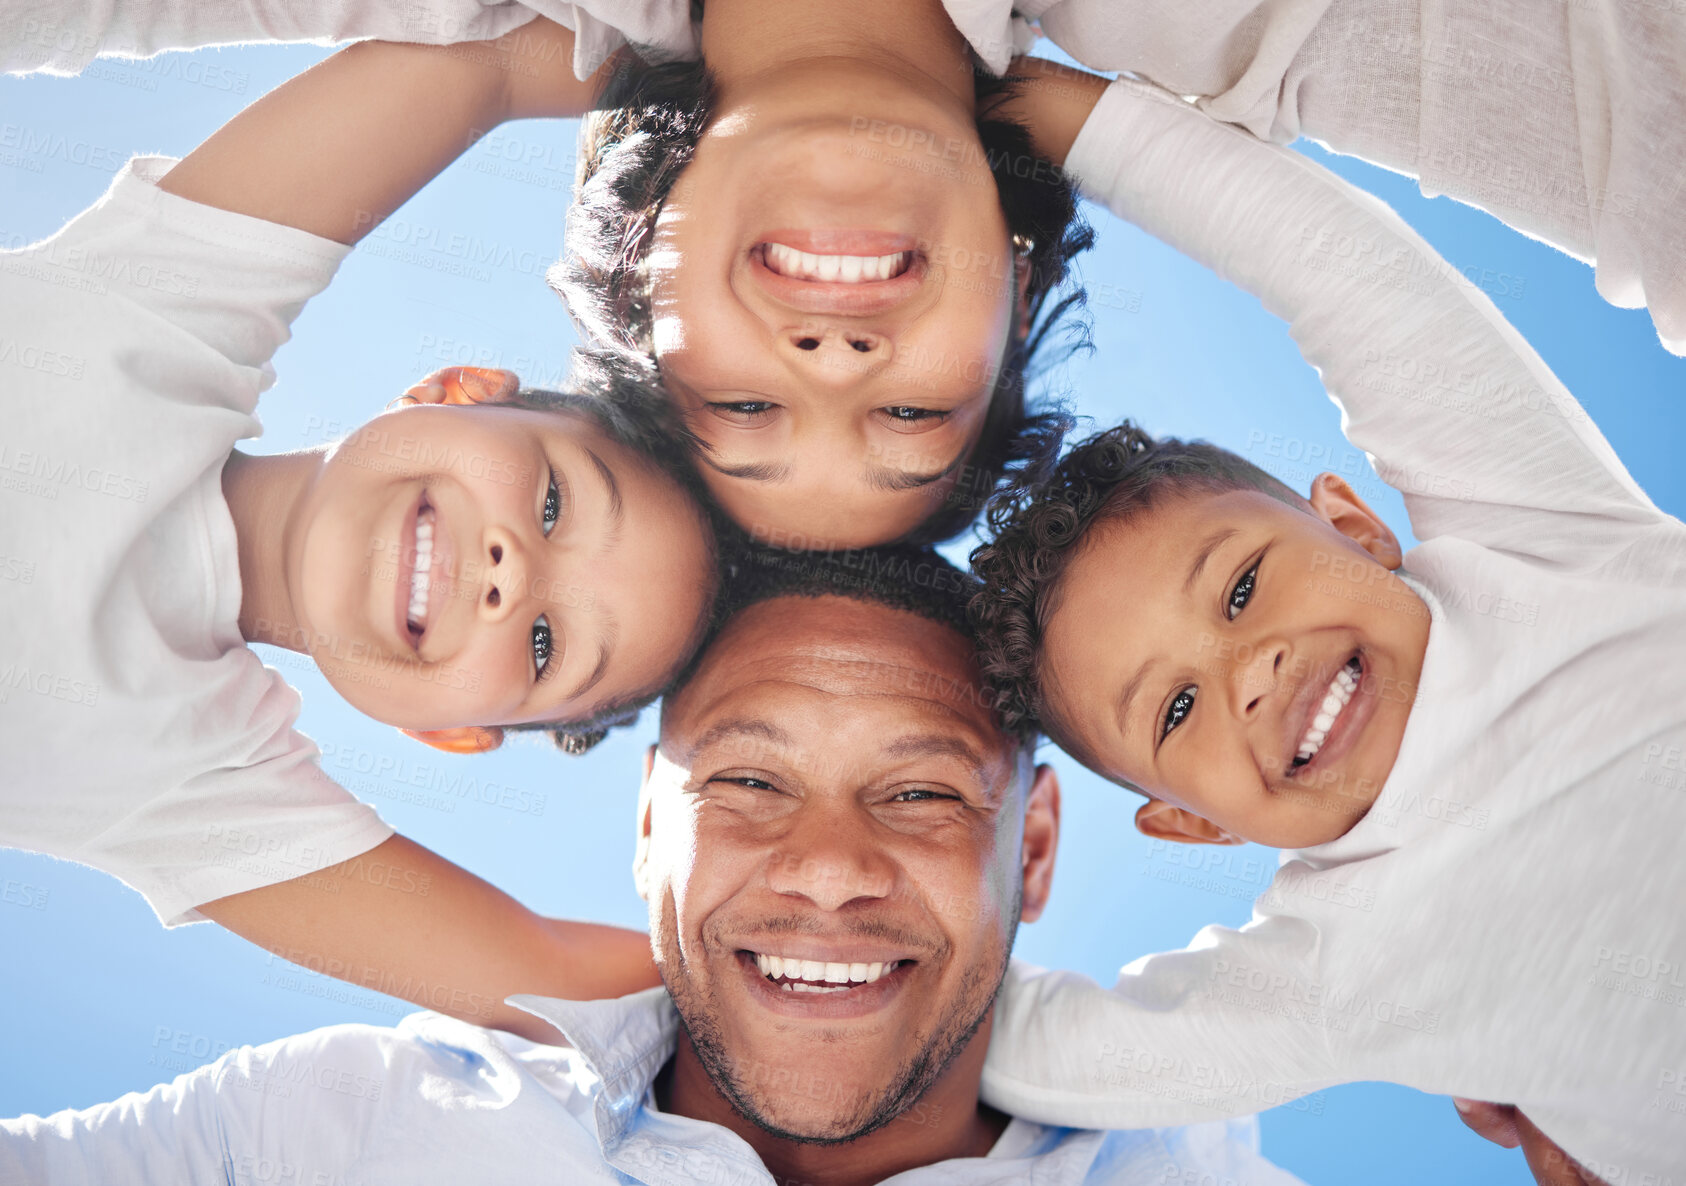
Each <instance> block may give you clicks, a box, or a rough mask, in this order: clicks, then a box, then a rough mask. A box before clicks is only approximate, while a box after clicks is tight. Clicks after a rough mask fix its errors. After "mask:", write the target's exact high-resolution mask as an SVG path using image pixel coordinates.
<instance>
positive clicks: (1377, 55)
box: [1042, 0, 1686, 354]
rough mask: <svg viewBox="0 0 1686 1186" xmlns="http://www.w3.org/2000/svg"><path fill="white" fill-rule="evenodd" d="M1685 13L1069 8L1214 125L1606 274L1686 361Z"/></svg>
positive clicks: (1108, 57) (1373, 3)
mask: <svg viewBox="0 0 1686 1186" xmlns="http://www.w3.org/2000/svg"><path fill="white" fill-rule="evenodd" d="M1683 14H1686V5H1683V4H1682V3H1681V2H1680V0H1654V2H1652V3H1645V4H1627V3H1620V2H1619V0H1577V2H1576V3H1573V4H1567V5H1553V6H1550V7H1548V8H1542V7H1540V6H1539V5H1537V4H1527V3H1522V2H1520V0H1497V2H1495V0H1380V2H1378V0H1186V2H1185V3H1180V4H1176V5H1159V4H1148V5H1119V4H1116V3H1112V2H1111V0H1059V2H1058V3H1056V4H1054V5H1053V6H1052V7H1051V8H1050V10H1049V11H1048V12H1047V13H1045V14H1044V16H1043V18H1042V28H1043V30H1044V32H1046V33H1047V34H1048V36H1049V37H1051V38H1052V39H1053V40H1054V41H1055V42H1057V43H1058V44H1059V45H1060V46H1062V47H1063V48H1064V49H1066V50H1067V51H1068V52H1069V53H1071V54H1072V56H1074V57H1075V58H1077V59H1078V60H1079V61H1081V62H1083V63H1085V64H1086V65H1089V66H1091V67H1093V68H1095V69H1099V70H1124V71H1129V72H1131V73H1132V74H1135V75H1136V76H1138V77H1140V78H1144V79H1147V80H1149V81H1151V82H1153V83H1155V84H1156V85H1158V86H1161V87H1164V88H1165V89H1166V90H1168V91H1170V92H1171V93H1173V94H1178V95H1187V96H1191V97H1192V98H1193V99H1194V101H1195V102H1196V104H1197V105H1198V106H1199V107H1200V109H1201V110H1203V111H1205V112H1206V113H1207V114H1209V115H1211V116H1212V117H1213V118H1214V119H1218V120H1222V121H1224V122H1227V123H1233V124H1235V125H1237V126H1239V127H1243V128H1246V129H1247V130H1248V131H1249V132H1252V133H1253V134H1254V135H1256V136H1259V137H1262V138H1265V139H1270V140H1274V141H1276V142H1278V143H1284V144H1285V143H1288V142H1289V141H1291V140H1293V139H1294V138H1295V137H1297V136H1300V135H1305V136H1309V137H1311V138H1313V139H1315V140H1318V141H1320V142H1321V143H1323V144H1326V145H1328V146H1329V147H1330V148H1332V149H1334V150H1335V151H1336V152H1341V153H1348V154H1351V155H1354V156H1359V157H1362V158H1364V159H1365V160H1368V161H1372V162H1374V163H1376V164H1379V165H1383V166H1385V167H1387V168H1389V169H1394V170H1396V171H1398V172H1401V173H1404V174H1406V175H1407V176H1410V177H1414V178H1416V179H1417V180H1418V183H1419V185H1420V186H1421V188H1422V192H1423V193H1424V194H1426V195H1428V196H1430V197H1434V196H1436V195H1440V194H1444V195H1447V196H1449V197H1453V198H1456V199H1457V200H1458V201H1460V202H1465V203H1467V204H1469V205H1472V206H1476V207H1479V208H1480V209H1483V210H1487V211H1489V212H1490V213H1492V214H1494V215H1495V216H1497V217H1498V218H1501V219H1503V220H1504V221H1505V222H1506V223H1508V224H1510V225H1511V226H1513V227H1515V228H1516V229H1518V230H1520V231H1522V232H1523V233H1525V234H1527V235H1530V236H1532V237H1534V238H1538V239H1543V240H1545V241H1546V242H1548V243H1551V244H1553V245H1555V246H1557V247H1560V248H1562V249H1563V250H1564V251H1567V252H1569V253H1571V254H1573V255H1575V256H1577V257H1579V258H1581V259H1583V260H1587V261H1589V262H1592V263H1594V264H1595V265H1596V268H1597V273H1596V282H1597V285H1598V291H1599V293H1600V295H1602V296H1603V297H1604V299H1606V300H1608V301H1609V302H1611V303H1612V304H1614V305H1617V306H1619V307H1621V308H1641V307H1645V306H1649V308H1650V311H1651V316H1652V319H1653V321H1654V322H1655V324H1656V327H1657V333H1658V336H1659V338H1660V339H1661V341H1662V344H1663V346H1664V347H1665V348H1667V349H1668V350H1670V351H1672V352H1673V353H1675V354H1686V194H1683V191H1682V189H1681V186H1680V162H1681V161H1682V160H1686V88H1682V87H1681V85H1680V79H1681V70H1682V63H1686V20H1683V19H1682V16H1683Z"/></svg>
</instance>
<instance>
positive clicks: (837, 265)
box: [749, 231, 928, 317]
mask: <svg viewBox="0 0 1686 1186" xmlns="http://www.w3.org/2000/svg"><path fill="white" fill-rule="evenodd" d="M749 270H750V273H751V275H752V276H753V277H754V278H755V282H756V283H757V284H758V285H759V286H760V287H761V288H762V290H763V291H765V292H766V293H767V294H768V295H769V296H771V297H772V298H773V299H774V300H776V301H778V302H779V303H781V304H783V305H786V306H787V307H789V308H792V309H795V310H797V311H798V312H802V313H815V314H830V315H834V316H842V317H871V316H875V315H878V314H882V313H885V312H888V311H889V310H891V309H893V308H895V307H896V306H898V305H900V304H903V303H904V302H906V301H908V300H911V299H912V298H913V297H914V296H915V295H917V294H918V292H919V291H920V289H921V288H922V287H923V286H924V282H925V275H926V272H927V270H928V269H927V267H926V263H925V257H924V256H923V255H922V254H921V253H920V251H919V249H918V243H917V242H916V241H915V240H914V239H913V237H912V236H909V235H902V234H891V233H888V232H881V231H775V232H772V233H770V234H769V235H768V236H767V237H766V238H765V239H763V240H761V241H760V242H758V243H756V244H755V245H754V246H753V247H752V248H751V249H750V252H749Z"/></svg>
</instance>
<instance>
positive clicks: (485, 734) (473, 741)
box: [398, 725, 503, 754]
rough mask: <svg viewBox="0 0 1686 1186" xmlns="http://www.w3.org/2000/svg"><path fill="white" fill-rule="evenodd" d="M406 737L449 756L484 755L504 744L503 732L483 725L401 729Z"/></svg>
mask: <svg viewBox="0 0 1686 1186" xmlns="http://www.w3.org/2000/svg"><path fill="white" fill-rule="evenodd" d="M398 731H399V732H400V733H402V734H403V735H404V736H405V737H414V738H415V739H416V740H417V741H419V742H421V743H422V744H423V745H431V746H432V747H433V748H434V749H437V750H444V751H445V752H446V753H448V754H483V753H485V752H486V751H488V750H494V749H497V748H498V746H500V745H502V744H503V730H502V729H499V728H496V727H490V728H488V727H485V726H481V725H463V726H461V727H460V728H456V729H400V730H398Z"/></svg>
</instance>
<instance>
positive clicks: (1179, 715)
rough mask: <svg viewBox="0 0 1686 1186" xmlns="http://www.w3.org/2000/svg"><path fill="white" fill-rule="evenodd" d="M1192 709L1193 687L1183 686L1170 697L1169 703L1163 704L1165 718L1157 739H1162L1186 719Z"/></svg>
mask: <svg viewBox="0 0 1686 1186" xmlns="http://www.w3.org/2000/svg"><path fill="white" fill-rule="evenodd" d="M1193 711H1194V689H1193V688H1184V689H1183V690H1182V691H1180V692H1178V693H1177V694H1176V695H1175V696H1173V697H1171V703H1170V704H1168V705H1166V706H1165V720H1164V721H1163V722H1162V724H1161V728H1160V730H1159V739H1160V740H1161V741H1163V740H1164V739H1165V738H1167V737H1169V736H1170V735H1171V730H1173V729H1175V728H1176V727H1177V726H1178V725H1180V724H1182V723H1183V722H1184V721H1186V720H1188V714H1189V713H1191V712H1193Z"/></svg>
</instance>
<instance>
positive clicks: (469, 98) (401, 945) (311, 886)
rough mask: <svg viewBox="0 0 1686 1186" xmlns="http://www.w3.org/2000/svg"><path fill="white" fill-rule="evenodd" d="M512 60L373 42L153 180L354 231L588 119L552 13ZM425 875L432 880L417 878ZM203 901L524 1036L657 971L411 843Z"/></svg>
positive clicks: (416, 996) (497, 54)
mask: <svg viewBox="0 0 1686 1186" xmlns="http://www.w3.org/2000/svg"><path fill="white" fill-rule="evenodd" d="M522 33H523V36H522V37H521V38H520V39H519V42H518V52H517V54H515V55H514V56H512V55H511V54H509V53H505V52H502V51H501V50H500V49H499V48H498V47H497V46H493V45H464V46H457V47H452V48H450V49H440V48H433V47H425V46H414V45H396V44H388V43H384V42H365V43H362V44H359V45H355V46H352V47H350V48H348V49H345V50H342V51H341V52H340V53H338V54H335V55H334V56H333V57H332V58H330V59H328V60H327V61H325V62H323V63H321V64H320V65H318V66H317V67H315V68H314V69H312V70H309V71H307V72H306V73H304V74H302V75H300V76H299V77H297V78H295V79H292V80H291V81H289V82H287V83H285V84H284V85H282V86H281V87H278V88H277V89H276V90H275V91H273V92H271V93H270V94H269V95H266V96H265V97H264V98H262V99H260V100H259V101H258V102H256V103H254V104H253V105H252V106H251V107H249V108H248V109H247V110H246V111H244V112H242V113H241V114H240V115H238V116H236V117H235V118H234V119H233V120H231V121H229V123H228V124H227V125H225V126H224V127H223V128H222V129H220V130H219V131H218V132H217V133H216V134H215V135H213V136H212V137H211V138H210V139H209V140H207V141H206V142H205V143H204V144H203V145H201V146H200V147H199V148H198V149H196V150H195V151H194V152H193V153H192V154H190V155H189V156H188V157H187V158H186V159H185V160H183V161H182V162H181V163H180V164H178V165H176V166H175V167H174V168H173V169H171V170H170V172H169V173H168V174H166V175H165V176H164V178H163V179H162V180H161V181H160V183H159V185H160V188H162V189H164V190H167V191H169V192H171V193H174V194H176V195H177V196H179V197H182V198H185V199H188V200H190V201H194V202H198V203H201V204H204V205H209V206H216V207H220V208H222V209H224V210H229V211H232V212H234V213H236V214H241V215H246V216H249V217H253V218H259V219H263V220H265V221H268V222H274V223H280V224H283V225H286V226H290V227H294V228H298V229H300V230H304V231H307V232H309V233H311V234H315V235H318V236H321V237H324V238H331V239H336V240H338V241H340V242H342V243H352V242H355V241H356V240H357V239H359V238H360V237H362V235H364V234H365V233H367V232H368V231H369V229H370V228H371V227H373V226H374V225H375V224H376V223H378V222H380V220H381V219H383V218H385V217H386V216H387V215H388V214H389V213H391V211H392V210H394V209H396V208H397V207H398V206H399V205H401V204H402V203H403V202H404V201H405V200H406V199H407V198H409V196H410V195H411V194H413V193H414V192H415V191H416V190H418V189H419V188H421V186H423V185H424V184H426V183H427V181H428V180H429V179H430V178H432V177H433V176H434V175H435V174H436V173H438V172H439V171H440V170H441V169H443V168H444V167H445V166H446V165H447V164H449V163H450V162H451V161H452V160H453V159H454V158H455V157H456V156H457V155H458V154H460V153H461V152H462V151H463V150H464V149H466V148H467V147H468V146H469V144H470V143H471V142H472V138H473V137H474V136H476V135H478V134H480V133H482V132H484V131H486V130H488V129H490V128H492V127H495V126H496V125H497V124H498V123H499V122H500V121H502V120H505V119H511V118H521V117H525V116H565V115H571V114H577V113H578V112H579V111H581V110H583V109H584V108H585V107H586V106H587V105H588V104H589V103H590V101H591V97H592V95H593V94H594V84H593V83H590V82H586V83H582V82H580V81H578V80H577V79H575V78H574V77H573V74H572V72H571V71H570V70H569V68H568V62H569V60H570V54H571V49H572V43H573V35H572V34H571V33H570V32H569V31H568V30H566V29H564V28H562V27H560V26H558V25H556V24H554V23H552V22H550V21H547V20H543V19H541V20H537V21H534V22H533V23H532V24H531V25H529V26H527V27H526V28H525V29H523V31H522ZM418 887H423V888H418ZM200 910H201V913H203V914H205V915H206V916H207V917H210V918H212V919H214V920H215V921H217V922H219V923H221V924H222V925H223V926H225V927H227V928H228V929H230V930H232V931H234V932H235V933H237V934H239V935H242V936H244V937H245V938H247V939H250V940H251V941H252V942H254V943H257V944H258V945H260V946H262V947H264V948H266V949H268V950H270V951H274V952H276V953H278V954H281V955H283V956H285V957H287V958H289V959H292V960H294V961H295V962H298V963H301V964H303V965H305V966H306V967H310V968H312V969H316V970H320V971H324V972H326V973H328V974H329V975H333V976H337V977H339V978H340V979H344V980H349V981H351V982H353V983H358V984H364V985H367V986H369V987H371V988H376V989H379V990H381V991H383V992H387V993H390V994H392V995H394V996H400V997H404V998H406V999H408V1000H412V1001H415V1002H416V1003H418V1004H421V1005H425V1006H427V1007H429V1008H434V1009H437V1010H439V1011H440V1012H443V1013H448V1014H451V1015H453V1016H457V1017H461V1018H464V1019H465V1020H469V1021H474V1022H478V1023H480V1024H486V1025H494V1026H498V1027H501V1028H507V1029H510V1030H512V1031H514V1032H517V1033H520V1034H523V1035H524V1036H528V1037H533V1038H537V1039H542V1040H554V1039H555V1034H554V1031H553V1030H552V1028H551V1027H550V1026H549V1025H548V1024H547V1023H544V1022H541V1021H539V1020H538V1019H537V1018H534V1017H532V1016H530V1015H528V1014H526V1013H523V1012H520V1011H519V1010H515V1009H511V1008H508V1007H506V1006H504V1005H503V1003H502V1002H503V999H504V997H506V996H508V995H510V994H512V993H519V992H533V993H539V994H542V995H547V996H560V997H578V998H584V997H592V996H617V995H621V994H624V993H627V992H632V991H635V990H637V989H640V988H645V987H649V986H651V985H653V984H656V983H657V982H658V979H657V976H656V974H655V970H654V965H653V963H652V961H651V957H650V951H649V942H648V940H647V939H646V938H645V937H644V936H642V935H640V934H637V933H636V932H629V931H622V930H620V929H618V928H612V927H594V926H589V925H585V924H568V923H560V922H556V921H553V920H549V919H544V918H541V917H539V916H537V915H535V914H533V913H532V912H531V911H529V910H527V909H526V908H525V907H523V906H522V905H520V904H519V903H518V902H516V901H514V900H513V899H511V898H510V897H508V896H507V895H505V894H503V893H502V892H500V891H499V890H497V889H494V888H493V887H492V886H490V885H488V884H486V883H485V882H483V881H481V880H480V879H479V878H477V877H474V876H473V875H472V874H469V873H467V872H465V871H463V870H461V869H459V868H457V867H456V866H455V865H452V864H451V863H450V862H448V861H446V860H443V859H442V858H440V857H438V856H436V855H435V854H433V853H431V852H429V851H428V850H426V849H424V848H421V847H419V846H418V845H416V844H413V843H412V842H410V841H408V840H405V839H404V838H402V837H393V838H391V839H389V840H387V841H385V842H384V843H382V844H380V845H378V846H377V847H376V848H374V849H373V850H371V851H369V852H366V853H364V854H363V855H362V856H359V857H355V858H353V859H351V860H349V861H344V862H341V863H339V864H337V865H333V866H330V867H328V868H326V869H323V870H321V871H320V872H317V873H314V874H311V875H309V876H306V877H300V878H296V879H293V880H290V881H282V882H279V883H276V884H272V885H268V886H264V887H262V888H259V889H254V890H248V891H246V892H244V893H239V894H235V895H232V896H230V897H226V898H223V899H220V900H218V901H215V902H212V903H209V904H207V905H204V906H202V907H201V908H200Z"/></svg>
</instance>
